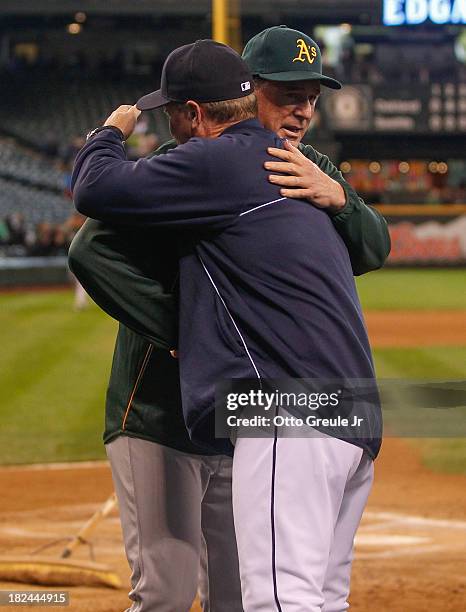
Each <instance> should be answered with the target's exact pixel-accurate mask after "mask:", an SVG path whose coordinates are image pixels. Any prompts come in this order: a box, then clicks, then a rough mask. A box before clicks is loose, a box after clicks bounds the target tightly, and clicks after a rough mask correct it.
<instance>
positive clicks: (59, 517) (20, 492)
mask: <svg viewBox="0 0 466 612" xmlns="http://www.w3.org/2000/svg"><path fill="white" fill-rule="evenodd" d="M0 487H1V491H2V504H1V510H0V548H1V550H2V553H8V555H11V556H12V557H15V556H23V555H24V554H28V553H30V552H31V551H32V550H34V549H35V548H37V547H39V546H40V545H42V544H45V543H47V542H50V541H53V540H54V539H57V538H60V537H65V536H67V535H72V534H74V533H75V532H76V531H77V530H78V529H79V527H80V526H81V525H82V524H83V523H84V522H85V521H86V520H87V518H88V517H89V516H90V515H91V514H92V513H93V511H94V510H95V509H97V508H98V507H99V505H100V504H102V503H103V502H104V501H105V499H106V498H107V497H108V495H109V494H110V493H111V491H112V482H111V476H110V470H109V468H108V466H105V465H104V466H101V465H98V466H95V467H92V466H89V467H82V468H73V467H71V466H70V467H69V468H66V469H64V468H60V469H47V468H44V469H33V470H31V469H27V468H13V467H11V468H4V469H1V470H0ZM465 489H466V477H464V476H457V475H444V474H436V473H432V472H430V471H428V470H427V469H425V468H424V467H423V466H422V465H421V463H420V461H419V458H418V457H417V454H416V452H415V451H414V450H413V448H412V447H411V446H410V445H409V444H408V443H407V442H406V441H401V440H397V439H387V440H386V441H385V443H384V447H383V451H382V453H381V456H380V459H379V460H378V461H377V465H376V481H375V485H374V489H373V492H372V494H371V497H370V501H369V505H368V508H367V511H366V514H365V517H364V520H363V524H362V526H361V528H360V530H359V533H358V541H357V545H356V558H355V562H354V569H353V580H352V591H351V603H352V608H351V609H352V610H354V611H356V612H425V611H426V610H429V612H459V611H460V610H464V609H465V607H466V579H465V576H464V572H463V571H462V570H463V567H464V566H463V565H462V564H463V562H464V558H465V555H466V538H465V536H466V521H464V518H465V504H464V491H465ZM93 540H94V548H95V554H96V558H97V561H99V562H101V563H107V564H109V565H110V566H111V567H112V568H113V569H114V570H115V571H116V572H117V573H118V574H119V575H120V576H121V579H122V581H123V584H124V585H127V584H128V581H129V570H128V567H127V563H126V560H125V557H124V552H123V546H122V541H121V532H120V527H119V521H118V517H117V514H116V512H115V513H114V514H113V515H111V516H110V517H109V518H107V519H106V520H105V521H104V522H102V523H101V525H100V526H99V527H98V529H97V531H96V533H95V536H94V538H93ZM62 547H63V543H61V544H60V545H58V546H56V547H55V548H54V549H51V550H50V551H49V553H48V554H50V555H52V554H56V555H58V554H59V552H60V550H61V548H62ZM76 558H80V559H86V558H88V551H87V550H86V548H85V547H83V548H81V549H80V550H79V551H78V552H77V553H76ZM0 588H1V589H27V588H39V587H37V586H31V587H29V586H26V585H18V584H13V583H0ZM69 590H70V598H71V604H70V606H69V608H68V610H70V611H73V612H74V611H79V612H122V611H123V610H124V609H125V607H126V606H127V605H128V598H127V588H122V589H121V590H110V589H105V588H90V587H71V588H69ZM29 609H31V610H36V609H37V610H42V609H43V608H39V607H35V606H32V607H29ZM194 610H196V612H197V610H198V608H196V607H195V608H193V612H194ZM225 612H227V611H225Z"/></svg>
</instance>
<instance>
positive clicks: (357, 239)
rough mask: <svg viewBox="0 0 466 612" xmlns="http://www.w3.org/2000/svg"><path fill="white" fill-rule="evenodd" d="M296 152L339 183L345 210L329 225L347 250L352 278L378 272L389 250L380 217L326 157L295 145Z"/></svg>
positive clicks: (388, 242) (312, 149)
mask: <svg viewBox="0 0 466 612" xmlns="http://www.w3.org/2000/svg"><path fill="white" fill-rule="evenodd" d="M299 150H300V151H301V152H302V153H303V154H304V155H305V156H306V157H308V158H309V159H310V160H311V161H313V162H314V163H315V164H317V166H318V167H319V168H320V169H321V170H322V171H323V172H325V174H328V176H330V177H331V178H332V179H334V180H335V181H337V182H338V183H340V185H341V186H342V187H343V189H344V191H345V194H346V204H345V207H344V208H343V210H341V211H340V212H339V213H337V214H336V215H332V222H333V224H334V226H335V229H336V230H337V232H338V233H339V234H340V236H341V237H342V239H343V241H344V243H345V245H346V248H347V249H348V253H349V256H350V260H351V266H352V268H353V274H354V275H355V276H359V275H360V274H365V273H366V272H370V271H371V270H377V269H378V268H381V267H382V266H383V264H384V263H385V260H386V259H387V257H388V254H389V253H390V246H391V245H390V235H389V233H388V226H387V222H386V221H385V219H384V218H383V216H382V215H381V214H380V213H379V211H378V210H376V209H375V208H373V207H372V206H367V204H365V202H364V200H362V198H360V197H359V196H358V194H357V193H356V192H355V190H354V189H353V188H352V187H351V185H350V184H349V183H347V182H346V181H345V179H344V178H343V175H342V174H341V172H340V171H339V170H337V168H336V167H335V166H334V165H333V164H332V162H331V161H330V160H329V158H328V157H327V156H326V155H322V153H319V152H318V151H316V150H315V149H314V148H313V147H311V146H310V145H299Z"/></svg>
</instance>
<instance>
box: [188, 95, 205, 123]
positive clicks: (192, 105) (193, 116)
mask: <svg viewBox="0 0 466 612" xmlns="http://www.w3.org/2000/svg"><path fill="white" fill-rule="evenodd" d="M186 106H187V107H188V117H189V119H190V120H191V121H192V124H193V127H198V126H199V125H200V123H202V119H203V112H202V108H201V107H200V106H199V104H198V103H197V102H195V101H194V100H188V101H187V102H186Z"/></svg>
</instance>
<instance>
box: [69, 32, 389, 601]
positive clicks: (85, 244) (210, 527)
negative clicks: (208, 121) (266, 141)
mask: <svg viewBox="0 0 466 612" xmlns="http://www.w3.org/2000/svg"><path fill="white" fill-rule="evenodd" d="M283 36H285V37H290V38H291V37H293V38H294V40H295V41H296V43H297V50H296V58H288V57H283V55H282V54H281V53H280V44H279V43H280V38H281V37H283ZM298 41H302V42H300V43H298ZM243 57H244V58H245V59H246V61H247V62H248V64H249V67H250V69H251V72H252V73H253V75H254V77H255V84H256V95H257V98H258V102H259V119H260V120H261V122H262V123H263V124H264V125H265V126H266V127H268V128H269V129H272V130H274V131H275V132H276V133H277V134H278V135H279V136H281V137H285V138H287V139H288V141H290V142H291V143H292V145H296V146H298V145H299V148H298V149H297V148H295V147H294V146H292V145H290V144H287V145H286V149H285V150H281V149H274V150H273V151H272V153H273V154H275V155H276V156H277V157H278V158H279V159H278V161H277V162H268V164H267V165H266V167H267V168H268V169H269V170H270V171H271V172H278V173H280V174H278V175H277V174H273V175H271V176H270V180H271V181H272V182H275V183H277V184H280V185H282V186H283V189H284V190H285V191H284V195H285V196H287V197H301V198H307V199H308V200H309V202H310V205H314V206H318V207H320V208H324V209H326V210H327V212H328V214H329V215H331V217H332V221H333V224H334V226H335V229H336V230H337V232H338V233H339V234H340V236H341V238H342V239H343V240H344V242H345V244H346V246H347V248H348V252H349V255H350V259H351V263H352V267H353V272H354V273H355V274H362V273H365V272H367V271H369V270H373V269H377V268H379V267H381V266H382V265H383V263H384V261H385V259H386V257H387V255H388V252H389V247H390V242H389V237H388V231H387V226H386V223H385V220H384V219H383V218H382V217H381V216H380V215H379V214H378V212H377V211H376V210H374V209H372V208H370V207H368V206H366V205H365V204H364V202H363V201H362V200H361V199H360V198H359V197H358V196H357V194H356V192H355V191H354V190H353V189H352V188H351V186H350V185H349V184H348V183H346V181H344V179H343V177H342V175H341V174H340V172H339V171H338V170H337V169H336V168H335V166H334V165H333V164H332V163H331V162H330V160H329V159H328V158H327V157H326V156H323V155H322V154H320V153H318V152H317V151H315V150H314V149H313V148H312V147H311V146H306V147H304V146H302V145H300V144H299V143H300V141H301V139H302V137H303V136H304V134H305V133H306V131H307V128H308V127H309V123H310V120H311V118H312V115H313V112H314V108H315V103H316V101H317V98H318V96H319V93H320V85H321V84H322V85H327V86H331V87H339V84H338V83H337V82H335V81H334V80H333V79H330V78H329V77H325V76H324V75H322V73H321V65H320V50H319V48H318V47H317V45H316V44H315V42H314V41H312V40H311V39H310V38H309V37H307V36H306V35H305V34H303V33H301V32H296V31H294V30H290V29H288V28H285V27H283V26H282V27H278V28H270V29H268V30H265V31H264V32H261V33H260V34H258V35H257V36H255V37H254V38H253V39H252V40H251V41H250V42H249V43H248V45H247V46H246V48H245V50H244V53H243ZM293 59H296V60H297V61H296V62H294V61H293ZM185 119H186V121H187V122H188V125H189V117H186V118H185ZM107 124H108V125H112V122H111V121H110V119H109V122H107ZM175 127H176V126H175ZM173 131H174V135H175V136H176V137H177V140H178V141H179V142H183V141H185V140H186V139H188V138H189V134H179V133H176V130H173ZM175 145H176V143H175V142H173V141H172V142H171V143H167V144H166V145H164V146H163V147H161V149H159V150H158V151H157V152H156V154H163V153H165V152H167V150H168V149H169V148H171V147H173V146H175ZM283 173H286V174H285V175H283ZM219 180H221V177H219ZM174 245H175V239H174V238H172V237H171V236H170V234H169V233H168V232H166V231H163V232H162V231H160V230H154V229H151V230H146V231H141V230H134V229H131V230H130V229H127V228H125V229H124V230H123V229H119V230H117V229H115V228H111V227H108V226H105V225H103V224H102V223H99V222H96V221H91V220H88V221H87V222H86V224H85V226H84V228H83V229H82V230H81V232H80V233H79V235H78V236H77V238H76V239H75V241H74V242H73V245H72V248H71V250H70V265H71V267H72V269H73V271H74V273H75V274H76V276H77V277H78V278H79V279H80V281H81V283H82V284H83V286H84V287H85V288H86V289H87V291H88V292H89V293H90V295H91V296H92V297H93V298H94V299H95V301H96V302H97V303H98V304H99V305H100V306H101V307H102V308H103V309H104V310H105V311H106V312H107V313H108V314H110V315H111V316H113V317H114V318H116V319H117V320H119V321H120V328H119V332H118V337H117V342H116V347H115V353H114V359H113V365H112V372H111V377H110V383H109V388H108V393H107V404H106V431H105V435H104V442H105V444H106V447H107V452H108V455H109V458H110V462H111V466H112V472H113V477H114V481H115V487H116V491H117V495H118V498H119V502H120V513H121V519H122V526H123V534H124V539H125V546H126V550H127V555H128V559H129V562H130V565H131V568H132V571H133V575H132V587H133V590H132V592H131V593H130V597H131V599H133V601H134V602H135V603H134V606H133V607H132V608H131V609H132V610H136V609H137V610H141V611H142V612H144V611H146V610H158V611H160V612H163V611H167V612H168V611H169V610H170V611H177V612H179V611H181V610H187V609H188V608H189V605H190V603H191V601H192V599H193V597H194V594H195V591H196V586H197V572H198V567H199V556H200V551H201V549H204V552H205V554H204V555H202V562H201V565H202V571H201V581H200V586H201V589H200V590H201V600H202V605H203V608H204V610H205V611H207V610H210V611H212V612H215V611H222V612H223V611H224V610H228V611H229V612H236V611H238V612H239V611H240V610H241V609H242V607H241V595H240V585H239V578H238V561H237V557H236V547H235V539H234V530H233V519H232V513H231V489H230V486H231V485H230V477H231V460H230V459H229V458H227V457H223V456H212V455H209V454H208V453H206V451H205V450H204V449H200V448H197V447H196V446H194V445H193V444H192V442H191V441H190V440H189V437H188V435H187V432H186V429H185V426H184V421H183V417H182V412H181V404H180V391H179V383H178V368H177V362H176V360H174V359H172V357H170V354H169V350H171V349H174V348H175V347H176V345H177V340H176V330H177V311H176V298H175V297H174V294H175V293H176V276H177V258H178V257H179V254H178V253H176V252H175V246H174Z"/></svg>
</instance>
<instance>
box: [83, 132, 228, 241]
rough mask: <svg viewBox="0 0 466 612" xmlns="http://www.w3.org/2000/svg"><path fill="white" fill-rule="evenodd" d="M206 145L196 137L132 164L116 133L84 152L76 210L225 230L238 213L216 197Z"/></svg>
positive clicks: (126, 220)
mask: <svg viewBox="0 0 466 612" xmlns="http://www.w3.org/2000/svg"><path fill="white" fill-rule="evenodd" d="M207 156H208V147H207V146H206V142H205V141H203V140H202V139H199V138H192V139H191V140H189V142H187V143H186V144H184V145H181V146H179V147H177V148H176V149H174V150H172V151H170V152H169V153H167V154H166V155H161V156H156V157H152V158H151V159H140V160H138V161H137V162H132V161H127V159H126V153H125V149H124V146H123V144H122V143H121V141H120V139H119V138H118V136H117V135H116V134H114V132H113V131H112V130H103V131H102V132H99V133H98V134H96V135H95V136H93V137H92V138H91V139H90V140H89V141H88V142H87V143H86V145H85V146H84V147H83V148H82V149H81V151H80V152H79V153H78V155H77V158H76V162H75V167H74V171H73V177H72V189H73V197H74V202H75V205H76V208H77V210H78V211H79V212H81V213H82V214H83V215H86V216H88V217H92V218H93V219H98V220H101V221H111V222H113V223H117V224H131V225H144V226H148V225H163V226H167V227H168V226H173V227H176V228H177V229H180V228H181V229H182V228H188V227H190V228H192V227H198V228H207V227H208V228H211V229H220V228H221V227H222V226H224V225H225V224H226V223H228V221H229V220H230V219H232V218H233V217H234V216H236V214H237V212H238V211H237V210H234V206H235V203H234V202H232V203H231V210H228V206H227V207H226V206H225V200H223V201H222V202H220V201H218V200H216V199H215V197H213V195H212V193H211V190H210V189H209V185H210V184H211V182H210V180H209V166H210V164H209V160H208V158H207Z"/></svg>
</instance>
